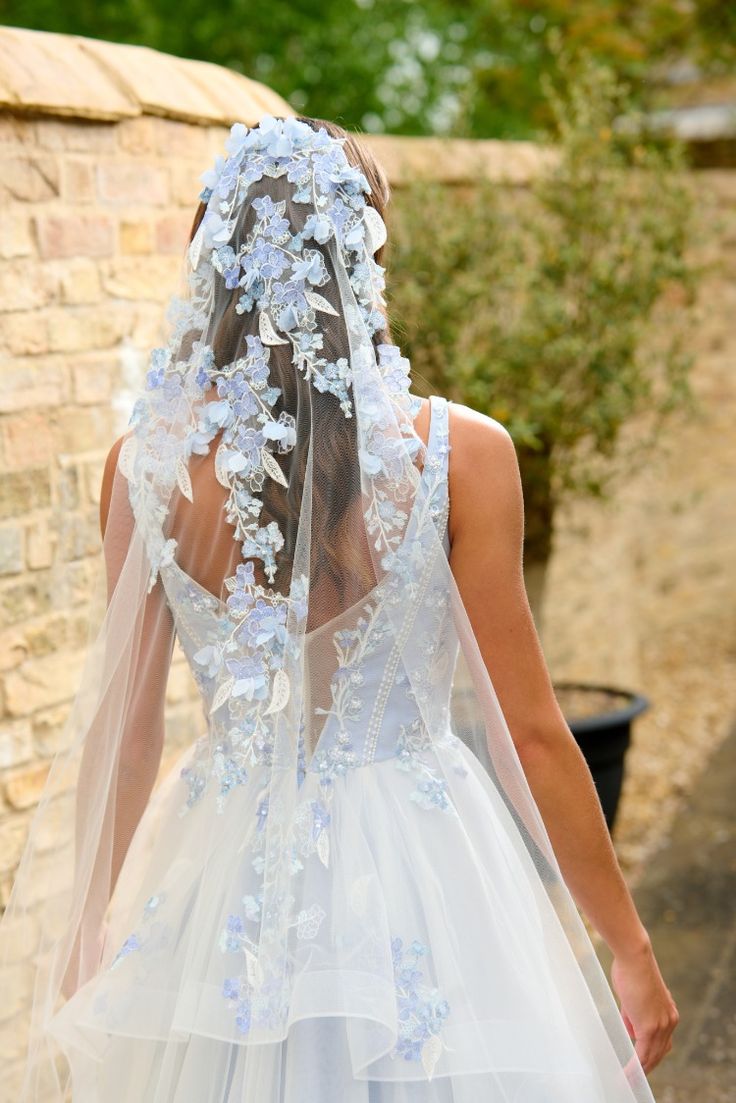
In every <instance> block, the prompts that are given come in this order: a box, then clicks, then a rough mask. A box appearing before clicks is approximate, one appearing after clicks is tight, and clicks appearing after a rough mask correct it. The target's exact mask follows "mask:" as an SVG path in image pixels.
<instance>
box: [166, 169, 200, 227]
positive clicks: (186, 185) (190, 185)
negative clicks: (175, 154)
mask: <svg viewBox="0 0 736 1103" xmlns="http://www.w3.org/2000/svg"><path fill="white" fill-rule="evenodd" d="M203 160H204V162H205V166H206V164H208V163H209V161H208V159H207V158H205V159H203ZM203 160H194V159H191V158H187V159H186V160H185V159H184V158H177V159H176V160H175V161H172V162H171V164H170V166H169V178H170V188H171V202H172V203H177V204H178V205H179V206H182V207H185V208H186V209H187V210H188V211H190V213H191V218H192V219H193V218H194V215H195V213H196V210H197V207H198V205H199V193H200V192H201V190H202V188H203V187H204V185H203V184H202V181H201V180H200V179H199V178H200V176H201V174H202V172H203V171H204V167H205V166H203Z"/></svg>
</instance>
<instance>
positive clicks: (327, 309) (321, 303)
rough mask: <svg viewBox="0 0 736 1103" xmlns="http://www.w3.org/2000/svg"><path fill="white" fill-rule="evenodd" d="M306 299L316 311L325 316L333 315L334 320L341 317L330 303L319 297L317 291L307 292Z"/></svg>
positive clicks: (305, 293)
mask: <svg viewBox="0 0 736 1103" xmlns="http://www.w3.org/2000/svg"><path fill="white" fill-rule="evenodd" d="M304 298H305V299H306V300H307V302H308V303H309V305H310V306H311V307H312V308H313V309H314V310H320V311H321V312H322V313H323V314H332V316H333V317H334V318H337V317H339V315H338V312H337V311H336V310H335V308H334V307H333V306H332V304H331V303H328V302H327V299H325V298H323V297H322V295H318V294H317V292H316V291H305V292H304Z"/></svg>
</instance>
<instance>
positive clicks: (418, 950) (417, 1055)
mask: <svg viewBox="0 0 736 1103" xmlns="http://www.w3.org/2000/svg"><path fill="white" fill-rule="evenodd" d="M391 951H392V957H393V966H394V983H395V985H396V1000H397V1005H398V1013H399V1037H398V1041H397V1043H396V1046H395V1047H394V1049H393V1050H392V1052H391V1056H392V1057H403V1059H404V1060H405V1061H421V1062H422V1067H423V1068H424V1070H425V1072H426V1073H427V1077H428V1078H429V1079H431V1078H432V1075H433V1073H434V1070H435V1066H436V1064H437V1061H438V1060H439V1057H440V1055H441V1054H442V1051H443V1049H444V1044H443V1042H442V1039H441V1038H440V1032H441V1030H442V1028H443V1026H444V1024H445V1020H446V1019H447V1017H448V1015H449V1014H450V1005H449V1004H448V1002H447V1000H446V999H444V998H443V997H442V994H441V993H440V991H439V989H437V988H432V987H431V986H430V985H428V984H427V983H426V981H425V980H424V978H423V975H422V970H421V967H420V965H419V962H420V961H421V959H422V958H425V957H426V956H427V955H428V954H429V948H428V947H427V946H425V945H424V943H422V942H420V941H419V940H418V939H415V940H414V941H413V942H412V943H411V945H410V946H408V947H406V948H405V947H404V943H403V940H402V939H401V938H398V937H396V938H394V939H393V941H392V943H391Z"/></svg>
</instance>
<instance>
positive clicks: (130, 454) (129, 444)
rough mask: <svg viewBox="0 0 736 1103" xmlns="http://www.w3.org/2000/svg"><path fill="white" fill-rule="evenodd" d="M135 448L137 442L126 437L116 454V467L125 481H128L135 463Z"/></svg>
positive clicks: (132, 438)
mask: <svg viewBox="0 0 736 1103" xmlns="http://www.w3.org/2000/svg"><path fill="white" fill-rule="evenodd" d="M137 448H138V441H137V440H136V438H135V437H128V439H127V440H126V441H125V443H124V444H123V447H122V448H121V449H120V452H119V454H118V467H119V468H120V471H121V473H122V474H123V475H124V477H125V478H126V479H130V477H131V475H132V474H133V464H134V463H135V455H136V451H137Z"/></svg>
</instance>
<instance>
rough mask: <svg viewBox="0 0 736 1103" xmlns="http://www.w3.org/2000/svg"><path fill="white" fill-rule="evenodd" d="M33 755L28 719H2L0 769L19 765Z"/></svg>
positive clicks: (0, 725)
mask: <svg viewBox="0 0 736 1103" xmlns="http://www.w3.org/2000/svg"><path fill="white" fill-rule="evenodd" d="M32 756H33V738H32V732H31V725H30V723H29V721H28V720H4V721H3V722H2V723H1V724H0V770H7V769H8V768H9V767H11V766H20V765H21V764H22V763H24V762H28V761H30V759H31V758H32Z"/></svg>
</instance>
